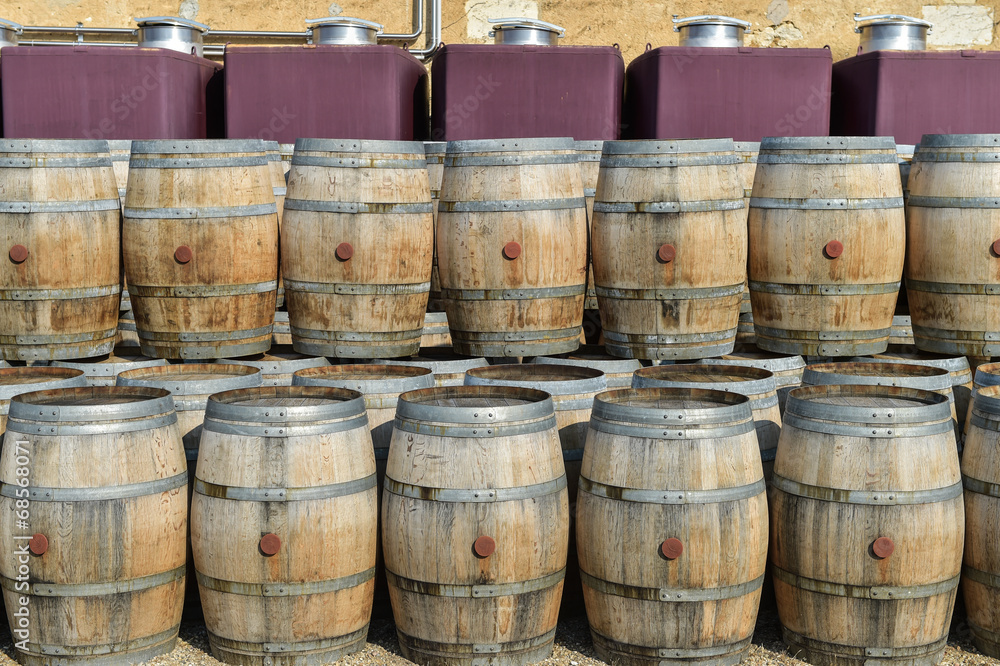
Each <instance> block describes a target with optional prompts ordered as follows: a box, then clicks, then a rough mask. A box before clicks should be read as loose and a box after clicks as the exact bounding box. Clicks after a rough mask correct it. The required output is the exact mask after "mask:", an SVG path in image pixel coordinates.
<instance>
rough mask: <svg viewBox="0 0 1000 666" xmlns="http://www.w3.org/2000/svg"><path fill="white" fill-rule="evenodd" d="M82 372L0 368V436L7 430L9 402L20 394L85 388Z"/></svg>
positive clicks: (38, 368)
mask: <svg viewBox="0 0 1000 666" xmlns="http://www.w3.org/2000/svg"><path fill="white" fill-rule="evenodd" d="M86 385H87V378H86V377H85V376H84V374H83V370H80V369H76V368H57V367H55V368H54V367H44V366H43V367H38V366H27V365H24V366H16V367H13V368H11V367H2V368H0V435H2V434H3V433H4V432H5V431H6V430H7V412H8V410H10V400H11V398H13V397H14V396H16V395H21V394H22V393H33V392H35V391H45V390H47V389H61V388H75V387H77V386H86Z"/></svg>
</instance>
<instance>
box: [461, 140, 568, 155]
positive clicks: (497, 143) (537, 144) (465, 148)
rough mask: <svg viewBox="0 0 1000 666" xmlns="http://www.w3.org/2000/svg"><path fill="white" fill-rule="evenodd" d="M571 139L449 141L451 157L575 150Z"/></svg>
mask: <svg viewBox="0 0 1000 666" xmlns="http://www.w3.org/2000/svg"><path fill="white" fill-rule="evenodd" d="M574 146H575V142H574V141H573V139H572V138H570V137H542V138H510V139H468V140H464V141H449V142H448V148H447V152H448V154H449V155H453V154H458V153H520V152H526V151H545V150H567V151H572V150H575V147H574Z"/></svg>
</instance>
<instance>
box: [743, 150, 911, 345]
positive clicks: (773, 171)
mask: <svg viewBox="0 0 1000 666" xmlns="http://www.w3.org/2000/svg"><path fill="white" fill-rule="evenodd" d="M771 141H773V143H772V142H769V141H768V140H765V141H764V142H763V143H762V145H761V151H760V156H759V158H758V163H757V171H756V176H755V180H754V185H753V198H752V199H751V203H750V214H749V221H748V224H749V235H750V260H749V278H750V295H751V300H752V304H753V321H754V332H755V337H756V340H757V342H756V344H757V346H758V347H760V348H762V349H767V350H769V351H775V352H780V353H785V354H802V355H812V356H854V355H861V354H868V353H879V352H882V351H885V348H886V345H887V344H888V339H889V329H890V327H891V324H892V315H893V310H894V308H895V304H896V295H897V292H898V289H897V288H894V287H892V285H893V284H895V283H897V282H899V281H900V279H901V276H902V273H903V255H904V250H905V245H904V240H905V220H904V213H903V207H902V205H901V203H900V202H899V201H898V199H899V198H900V197H901V196H902V189H901V186H900V181H899V169H898V168H897V166H896V161H895V155H896V152H895V146H894V145H893V146H892V147H887V146H884V145H883V144H884V143H885V142H884V141H883V140H881V139H878V138H873V139H860V138H848V139H840V138H835V139H831V140H829V141H827V140H826V139H825V138H822V139H810V138H800V139H775V140H771ZM782 142H794V144H787V145H790V146H792V147H788V148H786V147H784V146H785V145H786V144H784V143H782ZM848 143H852V144H857V146H859V147H845V146H844V145H842V144H848ZM889 143H891V141H890V142H889ZM827 158H829V160H830V162H829V163H822V164H819V163H813V164H803V163H793V162H792V161H793V160H802V159H815V160H816V161H819V160H825V159H827ZM863 159H885V160H887V161H885V162H883V163H856V162H857V161H858V160H863ZM767 160H772V161H779V160H784V161H786V162H788V163H768V162H767ZM844 160H847V163H844ZM761 199H770V200H775V199H777V200H780V201H783V202H784V203H783V204H782V205H783V206H787V207H773V206H772V204H764V203H758V201H760V200H761ZM842 200H847V201H848V202H849V203H848V205H849V206H851V207H852V208H851V209H843V208H838V206H840V204H839V203H830V204H829V206H827V205H826V203H825V202H836V201H842ZM896 204H899V205H896ZM864 206H891V207H884V208H871V207H868V208H865V207H864ZM826 208H829V209H826ZM835 240H836V241H839V242H840V243H841V244H842V245H843V254H841V255H840V256H839V257H837V258H830V256H829V255H828V254H827V253H826V249H825V248H826V247H827V245H828V244H829V243H830V242H831V241H835ZM755 284H763V285H774V286H773V287H771V289H772V290H776V291H781V290H785V291H787V292H790V293H773V291H766V290H764V289H762V288H761V287H757V286H755ZM876 285H883V286H881V287H878V286H876ZM873 292H883V293H873Z"/></svg>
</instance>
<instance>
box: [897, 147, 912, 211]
mask: <svg viewBox="0 0 1000 666" xmlns="http://www.w3.org/2000/svg"><path fill="white" fill-rule="evenodd" d="M916 150H917V146H914V145H905V144H900V143H897V144H896V162H897V164H898V165H899V180H900V184H901V185H902V186H903V203H906V201H907V200H908V199H909V198H910V185H909V182H910V171H911V169H912V167H913V154H914V153H915V152H916Z"/></svg>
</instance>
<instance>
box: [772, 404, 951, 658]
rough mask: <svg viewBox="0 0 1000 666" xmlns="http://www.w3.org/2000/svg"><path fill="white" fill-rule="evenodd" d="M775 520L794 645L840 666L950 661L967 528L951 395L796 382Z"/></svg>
mask: <svg viewBox="0 0 1000 666" xmlns="http://www.w3.org/2000/svg"><path fill="white" fill-rule="evenodd" d="M873 414H874V416H873ZM770 520H771V548H770V564H771V567H770V570H771V574H772V576H773V578H774V589H775V595H776V597H777V601H778V615H779V617H780V620H781V624H782V627H783V635H784V639H785V642H786V643H787V644H788V646H789V653H790V654H797V655H798V656H799V658H800V659H805V660H807V661H808V662H809V663H812V664H821V665H825V664H829V665H834V664H836V665H837V666H851V665H857V666H862V665H863V664H871V663H873V662H874V663H877V664H895V663H898V664H937V663H938V662H939V661H940V660H941V656H942V652H943V651H944V648H945V643H946V641H947V638H948V627H949V624H950V622H951V614H952V608H953V607H954V605H955V596H956V588H957V587H958V580H959V571H960V568H961V563H962V542H963V539H964V533H965V514H964V511H963V507H962V483H961V477H960V474H959V465H958V455H957V453H956V451H955V441H954V431H953V430H952V423H951V409H950V407H949V405H948V400H947V398H945V397H944V396H942V395H940V394H937V393H931V392H929V391H920V390H917V389H911V388H901V387H894V386H808V387H803V388H799V389H796V390H794V391H792V392H791V393H790V394H789V396H788V403H787V404H786V405H785V423H784V427H783V428H782V430H781V443H780V444H779V446H778V457H777V459H776V460H775V464H774V474H773V476H772V477H771V489H770Z"/></svg>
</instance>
